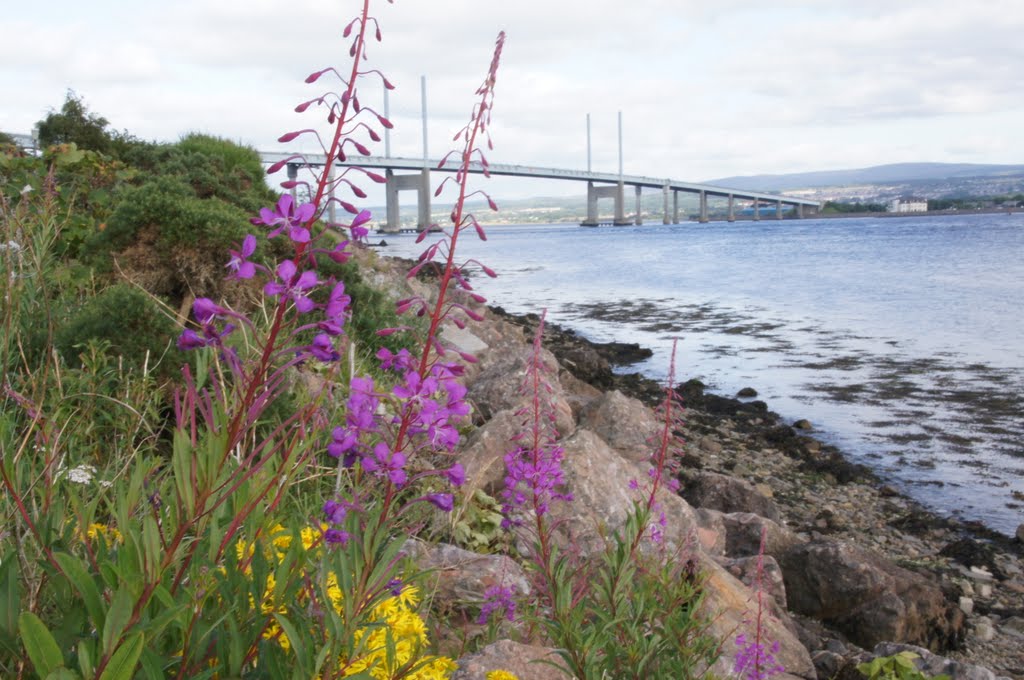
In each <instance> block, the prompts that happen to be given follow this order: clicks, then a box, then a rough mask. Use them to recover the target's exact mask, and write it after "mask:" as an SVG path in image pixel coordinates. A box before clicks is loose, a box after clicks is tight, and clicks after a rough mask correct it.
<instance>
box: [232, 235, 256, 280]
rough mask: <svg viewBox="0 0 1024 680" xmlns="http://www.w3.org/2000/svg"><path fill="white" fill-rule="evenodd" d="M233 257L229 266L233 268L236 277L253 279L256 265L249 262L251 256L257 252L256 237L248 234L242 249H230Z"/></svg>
mask: <svg viewBox="0 0 1024 680" xmlns="http://www.w3.org/2000/svg"><path fill="white" fill-rule="evenodd" d="M228 252H229V253H231V259H230V260H228V263H227V265H226V266H227V268H228V269H230V270H231V272H232V274H233V275H234V278H236V279H251V278H252V277H253V276H255V275H256V265H254V264H253V263H252V262H249V259H248V258H249V257H251V256H252V254H253V253H255V252H256V237H255V236H253V235H252V234H246V236H245V239H244V240H243V241H242V249H241V250H229V251H228Z"/></svg>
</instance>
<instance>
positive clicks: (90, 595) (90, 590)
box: [53, 553, 106, 630]
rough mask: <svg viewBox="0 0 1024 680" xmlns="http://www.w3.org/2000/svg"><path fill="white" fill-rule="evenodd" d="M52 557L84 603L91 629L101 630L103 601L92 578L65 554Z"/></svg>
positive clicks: (103, 617) (74, 560)
mask: <svg viewBox="0 0 1024 680" xmlns="http://www.w3.org/2000/svg"><path fill="white" fill-rule="evenodd" d="M53 557H54V559H56V560H57V564H59V565H60V568H61V571H63V572H64V575H65V576H66V577H67V578H68V580H69V581H71V585H72V586H74V588H75V590H77V591H78V594H79V595H80V596H81V598H82V602H84V603H85V610H86V611H87V612H89V618H90V619H92V625H93V627H94V628H95V629H96V630H103V623H104V619H105V618H106V617H105V616H104V613H103V600H102V598H101V597H100V590H99V588H97V587H96V582H95V581H94V580H93V578H92V576H90V575H89V572H88V571H86V569H85V567H84V566H83V565H82V562H81V560H79V559H77V558H75V557H72V556H71V555H68V554H67V553H56V554H54V556H53Z"/></svg>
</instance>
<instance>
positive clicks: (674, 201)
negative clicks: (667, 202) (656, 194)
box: [672, 191, 679, 224]
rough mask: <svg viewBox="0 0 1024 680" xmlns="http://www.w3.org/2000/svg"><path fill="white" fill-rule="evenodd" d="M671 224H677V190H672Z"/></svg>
mask: <svg viewBox="0 0 1024 680" xmlns="http://www.w3.org/2000/svg"><path fill="white" fill-rule="evenodd" d="M672 224H679V192H678V191H673V192H672Z"/></svg>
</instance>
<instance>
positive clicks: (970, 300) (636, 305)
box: [383, 214, 1024, 533]
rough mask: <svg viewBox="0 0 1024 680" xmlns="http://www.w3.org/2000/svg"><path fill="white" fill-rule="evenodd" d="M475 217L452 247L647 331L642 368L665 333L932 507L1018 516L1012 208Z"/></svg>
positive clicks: (507, 290) (1021, 308)
mask: <svg viewBox="0 0 1024 680" xmlns="http://www.w3.org/2000/svg"><path fill="white" fill-rule="evenodd" d="M487 234H488V237H489V238H488V241H487V242H486V243H482V242H480V241H478V240H476V239H475V237H473V236H471V235H470V234H469V232H467V234H466V236H468V237H469V238H467V239H466V240H465V241H463V242H460V244H459V252H460V253H461V258H460V259H469V258H479V259H480V260H482V261H483V262H484V263H485V264H487V265H488V266H490V267H491V268H493V269H495V270H497V271H498V273H499V278H498V279H495V280H489V279H486V278H485V277H483V276H478V277H475V278H474V279H473V280H474V284H475V285H476V286H477V288H478V290H480V291H481V292H483V294H484V295H486V296H487V297H488V298H489V300H490V301H491V302H492V303H493V304H498V305H501V306H503V307H505V308H506V309H509V310H510V311H516V312H523V311H539V310H540V309H541V308H547V309H548V315H549V318H550V319H551V320H553V321H555V322H557V323H561V324H564V325H567V326H571V327H574V328H576V329H577V330H579V331H580V332H581V333H582V334H584V335H586V336H588V337H590V338H592V339H595V340H612V339H615V340H625V341H635V342H639V343H641V344H643V345H646V346H649V347H651V348H652V349H654V350H655V355H654V358H653V359H651V360H649V361H647V362H645V363H644V364H641V365H638V366H637V367H634V368H633V369H632V370H637V369H639V370H641V371H643V372H644V373H647V374H649V375H651V376H652V377H662V376H663V375H664V374H665V372H666V370H667V366H668V361H669V351H670V348H671V342H672V339H673V338H679V340H680V354H679V357H678V359H677V365H678V369H677V375H679V376H680V377H681V378H688V377H698V378H700V379H701V380H703V381H704V382H705V383H707V384H708V385H709V386H710V387H711V388H712V389H713V390H715V391H717V392H719V393H721V394H725V395H728V394H732V393H735V392H736V391H737V390H738V389H740V388H742V387H746V386H751V387H754V388H755V389H756V390H757V391H758V392H759V394H760V396H759V398H761V399H764V400H765V401H767V402H768V405H769V407H770V408H771V409H772V410H773V411H776V412H778V413H780V414H782V415H783V416H784V417H786V418H787V419H789V420H793V419H796V418H807V419H809V420H810V421H811V422H812V423H813V424H814V425H815V427H816V428H817V430H818V432H817V435H818V436H820V437H821V438H822V439H824V440H826V441H829V442H830V443H833V444H836V445H838V446H840V447H841V448H842V449H843V450H844V451H845V452H847V453H848V454H849V455H850V456H851V457H853V458H855V459H857V460H859V461H860V462H864V463H866V464H868V465H870V466H871V467H873V468H875V469H876V470H877V471H879V472H880V473H881V474H882V475H883V476H885V477H888V478H890V479H891V480H892V481H894V482H897V483H899V484H901V485H902V486H903V487H904V488H905V489H906V490H907V491H908V492H910V493H911V494H912V495H914V496H916V497H917V498H919V499H920V500H922V501H924V502H925V503H927V504H928V505H930V506H931V507H933V508H935V509H937V510H940V511H942V512H947V513H953V514H957V515H959V516H961V517H963V518H965V519H976V520H982V521H984V522H985V523H986V524H988V525H989V526H992V527H994V528H996V529H999V530H1001V531H1005V532H1008V533H1012V532H1013V531H1014V530H1015V529H1016V527H1017V525H1018V524H1020V523H1021V522H1024V400H1022V396H1021V395H1022V389H1024V339H1022V338H1024V215H1020V214H1016V215H1005V214H997V215H971V216H942V217H926V218H899V219H873V218H863V219H833V220H800V221H796V220H794V221H788V220H787V221H783V222H776V221H774V220H762V221H760V222H741V223H735V224H726V223H712V224H706V225H699V224H692V223H691V224H682V225H673V226H662V225H650V226H642V227H604V228H598V229H585V228H580V227H577V226H565V225H558V226H519V227H506V226H502V227H490V228H489V229H488V230H487ZM383 238H386V239H387V241H388V243H389V244H390V245H389V247H388V248H387V249H385V250H384V252H386V253H388V254H394V255H402V256H413V255H415V254H418V252H419V251H420V250H421V249H422V247H421V246H417V245H415V244H414V242H413V241H414V237H413V236H410V235H401V236H392V235H388V236H385V237H383Z"/></svg>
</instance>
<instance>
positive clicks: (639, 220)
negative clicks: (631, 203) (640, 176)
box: [633, 184, 644, 227]
mask: <svg viewBox="0 0 1024 680" xmlns="http://www.w3.org/2000/svg"><path fill="white" fill-rule="evenodd" d="M641 191H643V187H641V186H640V185H639V184H637V185H636V216H635V217H634V219H633V224H635V225H636V226H638V227H639V226H640V225H642V224H643V223H644V218H643V213H642V212H641V210H642V208H643V205H642V203H641V201H640V192H641Z"/></svg>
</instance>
